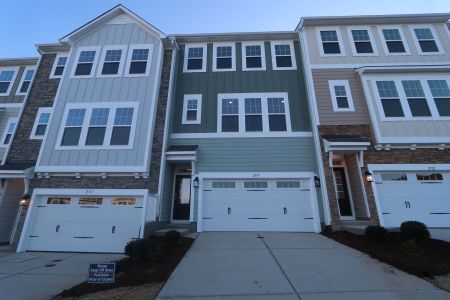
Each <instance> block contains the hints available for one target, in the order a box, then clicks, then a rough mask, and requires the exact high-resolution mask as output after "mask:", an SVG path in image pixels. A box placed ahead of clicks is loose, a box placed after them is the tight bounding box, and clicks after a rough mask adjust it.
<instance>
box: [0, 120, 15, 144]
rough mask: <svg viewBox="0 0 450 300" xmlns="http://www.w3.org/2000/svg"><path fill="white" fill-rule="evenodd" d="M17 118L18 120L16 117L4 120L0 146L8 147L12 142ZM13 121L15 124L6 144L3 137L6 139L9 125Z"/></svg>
mask: <svg viewBox="0 0 450 300" xmlns="http://www.w3.org/2000/svg"><path fill="white" fill-rule="evenodd" d="M17 120H18V119H17V118H9V119H8V122H6V126H5V129H4V130H3V135H2V140H1V144H0V148H8V147H9V146H10V145H11V143H12V142H13V139H14V134H15V133H16V130H17ZM13 123H14V124H15V126H14V130H13V132H12V133H11V139H10V140H9V143H8V144H5V139H6V135H7V134H8V129H9V126H10V125H11V124H13Z"/></svg>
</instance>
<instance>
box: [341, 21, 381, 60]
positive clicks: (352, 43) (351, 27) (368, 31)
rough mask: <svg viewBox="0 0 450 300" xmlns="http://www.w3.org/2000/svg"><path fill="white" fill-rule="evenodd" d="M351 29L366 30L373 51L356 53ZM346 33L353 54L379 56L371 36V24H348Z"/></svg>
mask: <svg viewBox="0 0 450 300" xmlns="http://www.w3.org/2000/svg"><path fill="white" fill-rule="evenodd" d="M352 30H367V33H368V34H369V39H370V40H369V42H370V45H371V46H372V50H373V53H358V52H357V51H356V45H355V40H354V39H353V34H352ZM347 34H348V39H349V41H350V48H351V49H352V54H353V56H379V53H378V47H377V44H376V42H375V38H374V36H373V32H372V28H371V26H348V27H347Z"/></svg>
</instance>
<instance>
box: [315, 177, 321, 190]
mask: <svg viewBox="0 0 450 300" xmlns="http://www.w3.org/2000/svg"><path fill="white" fill-rule="evenodd" d="M314 185H315V186H316V188H318V187H320V178H319V176H314Z"/></svg>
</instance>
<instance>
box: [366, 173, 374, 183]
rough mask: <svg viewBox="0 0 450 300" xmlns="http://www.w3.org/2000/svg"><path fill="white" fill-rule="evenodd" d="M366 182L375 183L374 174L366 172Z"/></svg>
mask: <svg viewBox="0 0 450 300" xmlns="http://www.w3.org/2000/svg"><path fill="white" fill-rule="evenodd" d="M365 174H366V180H367V182H373V174H372V173H370V172H369V171H366V173H365Z"/></svg>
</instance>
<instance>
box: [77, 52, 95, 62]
mask: <svg viewBox="0 0 450 300" xmlns="http://www.w3.org/2000/svg"><path fill="white" fill-rule="evenodd" d="M94 59H95V51H81V53H80V58H79V59H78V62H80V63H91V62H93V61H94Z"/></svg>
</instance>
